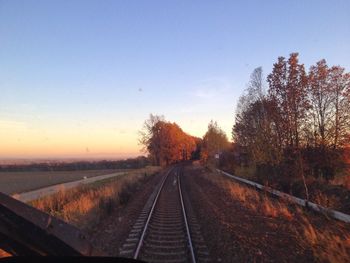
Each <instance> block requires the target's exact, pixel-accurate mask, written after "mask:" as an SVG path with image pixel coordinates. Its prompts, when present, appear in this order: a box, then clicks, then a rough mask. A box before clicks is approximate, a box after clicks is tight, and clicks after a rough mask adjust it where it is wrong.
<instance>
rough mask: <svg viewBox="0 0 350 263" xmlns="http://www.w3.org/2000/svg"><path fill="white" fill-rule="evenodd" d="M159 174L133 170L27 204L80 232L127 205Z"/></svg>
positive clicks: (148, 170)
mask: <svg viewBox="0 0 350 263" xmlns="http://www.w3.org/2000/svg"><path fill="white" fill-rule="evenodd" d="M159 170H160V168H159V167H146V168H143V169H139V170H134V171H131V172H129V173H127V174H125V175H121V176H117V177H115V178H110V179H106V180H103V181H99V182H95V183H92V184H89V185H84V186H81V187H77V188H73V189H69V190H65V189H62V190H60V191H59V192H58V193H56V194H54V195H51V196H48V197H44V198H40V199H38V200H35V201H32V202H30V204H31V205H32V206H34V207H36V208H38V209H40V210H42V211H45V212H47V213H50V214H52V215H54V216H57V217H59V218H61V219H63V220H64V221H66V222H69V223H71V224H73V225H76V226H78V227H80V228H90V227H93V226H94V225H96V224H98V222H100V221H101V219H103V218H104V217H105V216H108V215H110V214H111V213H112V211H113V209H115V208H116V207H117V206H118V205H124V204H126V203H127V202H128V200H129V198H130V197H131V195H132V193H133V192H134V191H136V190H137V188H138V187H140V185H141V184H142V182H143V181H144V180H146V179H147V177H148V176H149V175H153V174H155V173H156V172H158V171H159Z"/></svg>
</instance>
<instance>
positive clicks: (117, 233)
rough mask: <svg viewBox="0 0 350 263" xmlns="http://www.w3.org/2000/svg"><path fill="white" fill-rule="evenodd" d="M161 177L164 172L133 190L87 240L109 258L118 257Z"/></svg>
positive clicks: (91, 232)
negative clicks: (128, 198) (126, 199)
mask: <svg viewBox="0 0 350 263" xmlns="http://www.w3.org/2000/svg"><path fill="white" fill-rule="evenodd" d="M163 175H164V170H162V171H161V172H160V173H158V174H156V175H154V176H152V177H151V178H150V179H149V180H148V181H147V182H145V183H144V184H143V185H142V186H141V187H139V188H138V189H135V192H134V194H133V195H132V197H131V198H130V200H129V201H128V203H127V204H126V205H124V206H121V207H118V208H116V209H114V211H113V213H112V214H111V216H109V217H108V218H106V219H105V220H104V221H103V222H101V224H99V225H97V226H96V227H95V228H94V229H93V230H92V231H90V233H89V234H88V235H89V239H90V241H91V242H92V244H93V245H94V246H95V247H96V248H98V249H100V250H102V251H104V252H105V253H107V254H108V255H110V256H118V255H119V249H120V248H121V246H122V245H123V244H124V242H125V239H126V238H127V237H128V235H129V232H130V230H131V228H132V227H133V225H134V223H135V221H136V220H137V218H138V216H139V214H140V212H141V210H142V209H143V207H144V206H145V204H146V202H147V200H148V198H149V196H150V195H151V194H152V192H153V191H154V190H155V189H156V187H157V185H158V184H159V182H160V180H161V178H162V177H163Z"/></svg>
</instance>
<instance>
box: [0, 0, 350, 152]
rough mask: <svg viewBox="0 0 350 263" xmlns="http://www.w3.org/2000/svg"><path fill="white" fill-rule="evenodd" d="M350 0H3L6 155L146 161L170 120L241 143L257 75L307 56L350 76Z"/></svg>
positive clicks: (0, 134)
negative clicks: (142, 152) (157, 132)
mask: <svg viewBox="0 0 350 263" xmlns="http://www.w3.org/2000/svg"><path fill="white" fill-rule="evenodd" d="M349 14H350V1H301V0H300V1H298V0H294V1H204V0H201V1H150V0H149V1H97V0H96V1H86V0H84V1H77V0H75V1H62V0H60V1H30V0H23V1H16V0H8V1H1V0H0V89H1V94H0V157H45V156H48V157H63V156H83V157H84V156H86V157H89V156H111V155H115V156H125V155H135V154H138V151H139V150H138V146H137V141H136V140H137V131H138V130H139V129H140V128H141V126H142V123H143V121H144V120H145V119H146V118H147V117H148V115H149V114H150V113H154V114H164V115H165V117H166V118H167V119H168V120H170V121H176V122H177V123H178V124H179V125H180V126H182V127H183V129H184V130H185V131H187V132H189V133H191V134H193V135H196V136H202V135H203V134H204V132H205V130H206V127H207V124H208V122H209V121H210V120H211V119H214V120H217V121H218V123H219V125H220V126H221V127H222V128H223V129H224V130H225V131H226V132H227V134H228V136H229V137H231V133H230V132H231V128H232V125H233V123H234V109H235V104H236V102H237V99H238V97H239V95H240V94H241V93H242V91H243V89H244V88H245V86H246V83H247V82H248V80H249V75H250V73H251V71H252V70H253V69H254V68H255V67H258V66H262V67H263V69H264V72H265V73H266V74H267V73H269V72H270V71H271V68H272V64H273V63H274V62H275V61H276V59H277V57H278V56H281V55H282V56H288V55H289V53H291V52H299V53H300V60H301V62H302V63H305V65H306V67H307V68H308V67H309V66H310V65H311V64H314V63H315V62H316V61H318V60H320V59H321V58H325V59H326V60H327V61H328V64H329V65H334V64H337V65H338V64H339V65H341V66H343V67H345V68H346V70H347V71H349V70H350V15H349Z"/></svg>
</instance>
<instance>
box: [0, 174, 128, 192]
mask: <svg viewBox="0 0 350 263" xmlns="http://www.w3.org/2000/svg"><path fill="white" fill-rule="evenodd" d="M120 171H126V170H122V169H115V170H86V171H64V172H0V192H3V193H5V194H14V193H21V192H27V191H31V190H35V189H38V188H42V187H45V186H50V185H55V184H60V183H66V182H72V181H76V180H80V179H83V177H84V176H86V177H93V176H98V175H103V174H110V173H115V172H120Z"/></svg>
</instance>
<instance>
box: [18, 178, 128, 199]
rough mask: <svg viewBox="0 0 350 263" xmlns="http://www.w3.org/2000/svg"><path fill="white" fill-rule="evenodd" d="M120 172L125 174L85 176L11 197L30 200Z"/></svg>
mask: <svg viewBox="0 0 350 263" xmlns="http://www.w3.org/2000/svg"><path fill="white" fill-rule="evenodd" d="M122 174H125V172H118V173H112V174H105V175H100V176H95V177H90V178H86V179H82V180H78V181H74V182H69V183H62V184H57V185H53V186H48V187H44V188H41V189H37V190H34V191H29V192H25V193H21V194H14V195H13V197H14V198H16V199H18V200H20V201H22V202H30V201H32V200H35V199H38V198H40V197H43V196H46V195H51V194H54V193H56V192H58V191H60V190H62V189H70V188H74V187H77V186H79V185H83V184H90V183H93V182H96V181H100V180H104V179H108V178H111V177H115V176H119V175H122Z"/></svg>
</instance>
